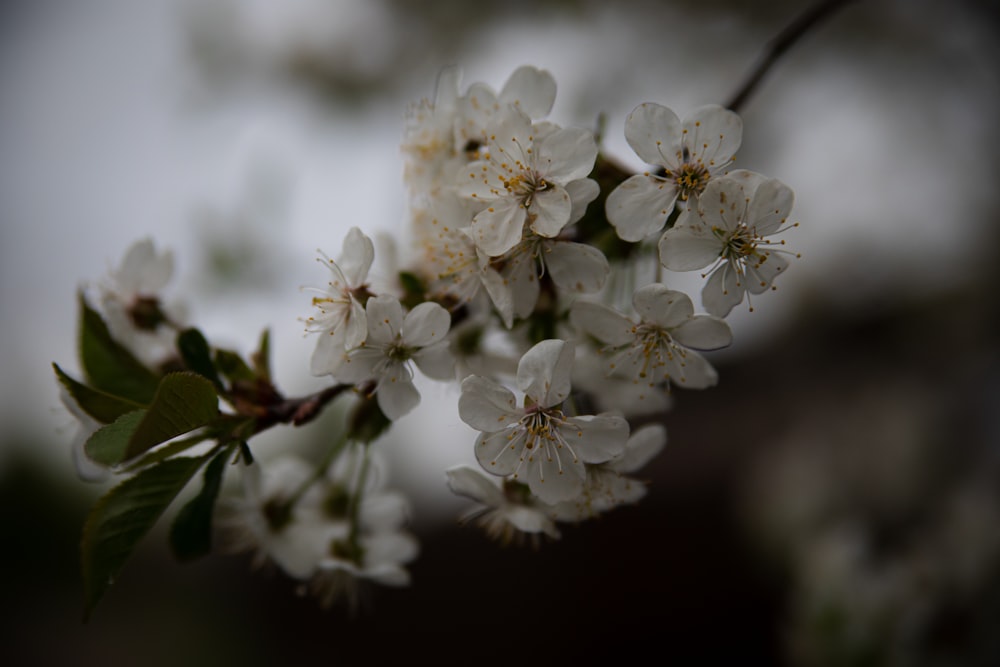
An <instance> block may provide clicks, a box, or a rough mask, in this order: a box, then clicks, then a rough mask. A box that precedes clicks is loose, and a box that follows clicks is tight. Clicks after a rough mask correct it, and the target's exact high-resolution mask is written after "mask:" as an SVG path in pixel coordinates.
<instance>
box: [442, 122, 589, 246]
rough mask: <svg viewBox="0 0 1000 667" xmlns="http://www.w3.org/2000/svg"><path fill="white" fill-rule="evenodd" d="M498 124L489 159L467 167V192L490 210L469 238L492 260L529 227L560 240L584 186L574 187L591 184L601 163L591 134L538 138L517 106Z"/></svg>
mask: <svg viewBox="0 0 1000 667" xmlns="http://www.w3.org/2000/svg"><path fill="white" fill-rule="evenodd" d="M495 120H496V124H495V125H494V126H493V127H492V129H491V135H490V142H489V144H488V145H487V152H486V157H485V158H484V159H483V160H480V161H477V162H473V163H471V164H469V165H467V167H466V171H467V178H465V179H464V180H465V184H464V185H463V186H462V189H461V192H462V194H463V195H464V196H467V197H470V198H473V199H475V200H476V201H478V202H480V204H482V205H484V206H485V208H484V209H483V210H481V211H480V212H479V213H477V214H476V215H475V217H474V218H473V219H472V225H471V226H470V232H469V233H470V235H471V236H472V239H473V241H475V243H476V246H477V247H478V248H480V249H481V250H482V251H483V252H485V253H486V254H487V255H489V256H490V257H497V256H499V255H502V254H503V253H505V252H507V251H508V250H510V249H511V248H513V247H514V246H515V245H517V243H518V242H519V241H520V240H521V237H522V234H523V231H524V227H525V224H527V225H528V227H529V228H530V229H531V230H532V231H534V232H535V233H536V234H538V235H540V236H546V237H549V238H551V237H554V236H556V235H557V234H559V232H560V231H562V229H563V227H565V226H566V225H567V224H568V223H569V221H570V218H571V216H572V214H573V209H574V206H573V197H572V196H571V192H573V191H576V190H577V188H578V186H577V185H573V186H570V184H571V183H573V182H574V181H578V180H583V179H586V176H587V174H589V173H590V171H591V169H593V167H594V161H595V159H596V158H597V144H596V143H595V142H594V136H593V134H592V133H591V132H589V131H587V130H584V129H580V128H566V129H552V128H548V129H546V130H545V132H544V134H542V135H540V136H536V134H535V133H536V130H535V129H534V128H533V127H532V124H531V118H529V117H528V115H527V114H525V113H523V112H522V111H520V110H519V109H517V108H516V107H513V106H508V107H507V108H505V109H501V110H500V112H499V113H498V114H497V116H496V119H495ZM580 192H581V193H586V194H589V193H594V188H593V186H584V187H583V188H580ZM594 194H596V193H594ZM590 199H591V200H592V199H593V197H590Z"/></svg>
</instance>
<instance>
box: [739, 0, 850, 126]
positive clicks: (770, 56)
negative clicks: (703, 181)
mask: <svg viewBox="0 0 1000 667" xmlns="http://www.w3.org/2000/svg"><path fill="white" fill-rule="evenodd" d="M854 1H855V0H820V1H819V2H817V3H816V4H814V5H813V6H812V7H810V8H809V9H807V10H806V11H805V12H803V13H802V14H801V15H800V16H798V17H796V18H795V20H794V21H792V22H791V23H789V24H788V26H786V27H785V29H784V30H782V31H781V32H780V33H778V35H777V36H776V37H775V38H774V39H772V40H771V41H769V42H768V43H767V44H766V45H765V47H764V53H762V54H761V56H760V58H758V60H757V64H756V66H754V69H753V71H751V72H750V76H748V77H747V79H746V81H744V82H743V85H742V86H740V89H739V91H737V93H736V94H735V95H733V97H732V99H731V100H730V101H729V103H728V104H727V105H726V107H727V108H729V109H732V110H733V111H739V110H740V108H741V107H742V106H743V105H744V104H745V103H746V101H747V99H749V98H750V95H751V94H752V93H753V92H754V90H755V89H756V88H757V85H758V84H759V83H760V82H761V80H762V79H763V78H764V75H765V74H767V73H768V71H769V70H770V69H771V67H773V66H774V64H775V63H776V62H778V59H779V58H781V56H783V55H784V54H785V52H786V51H787V50H788V49H789V48H791V46H792V45H793V44H795V42H797V41H798V40H799V39H800V38H801V37H802V36H803V35H805V34H806V33H807V32H809V31H810V30H811V29H812V28H814V27H815V26H816V25H817V24H818V23H820V21H822V20H823V19H825V18H827V17H828V16H830V15H832V14H833V13H834V12H836V11H837V10H838V9H840V8H841V7H843V6H844V5H846V4H848V3H850V2H854Z"/></svg>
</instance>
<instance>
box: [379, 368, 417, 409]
mask: <svg viewBox="0 0 1000 667" xmlns="http://www.w3.org/2000/svg"><path fill="white" fill-rule="evenodd" d="M395 366H397V367H398V369H394V370H395V372H392V371H389V372H387V374H386V375H383V376H382V378H381V381H380V382H379V384H378V390H377V391H376V393H375V397H376V399H377V400H378V407H379V408H380V409H381V410H382V413H383V414H384V415H385V416H386V417H388V418H389V419H390V420H392V421H396V420H397V419H399V418H400V417H402V416H403V415H406V414H408V413H409V412H411V411H412V410H413V408H415V407H417V405H419V404H420V392H419V391H417V388H416V387H414V386H413V380H412V378H411V377H410V373H409V372H408V371H407V370H406V367H405V366H404V365H403V364H395Z"/></svg>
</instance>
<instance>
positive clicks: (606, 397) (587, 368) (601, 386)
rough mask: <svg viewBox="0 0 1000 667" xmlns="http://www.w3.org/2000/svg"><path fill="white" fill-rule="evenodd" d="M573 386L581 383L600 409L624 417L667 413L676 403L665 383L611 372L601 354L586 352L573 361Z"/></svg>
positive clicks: (595, 405) (581, 386)
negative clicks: (649, 383) (609, 373)
mask: <svg viewBox="0 0 1000 667" xmlns="http://www.w3.org/2000/svg"><path fill="white" fill-rule="evenodd" d="M573 386H574V387H578V388H579V389H581V390H582V391H584V392H586V394H587V395H588V396H589V397H590V399H591V400H592V401H593V404H594V407H595V408H596V409H597V410H600V411H601V412H616V413H619V414H621V415H622V416H623V417H626V418H629V417H645V416H649V415H655V414H664V413H666V412H667V411H669V410H670V408H671V407H672V406H673V398H672V396H671V395H670V394H669V393H668V392H667V391H665V390H664V389H663V388H662V387H650V386H649V385H648V384H645V383H642V382H634V381H632V380H630V379H628V378H624V377H620V376H617V375H612V376H610V377H609V376H608V369H607V364H606V363H605V362H604V359H603V358H601V356H600V355H596V354H584V355H581V356H580V357H578V358H577V360H576V363H575V364H574V365H573Z"/></svg>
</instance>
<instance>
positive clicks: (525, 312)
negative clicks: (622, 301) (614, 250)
mask: <svg viewBox="0 0 1000 667" xmlns="http://www.w3.org/2000/svg"><path fill="white" fill-rule="evenodd" d="M493 263H494V264H495V265H496V266H499V267H501V268H500V272H499V275H500V276H501V279H502V283H501V284H502V286H503V289H505V290H506V291H507V293H508V294H509V296H508V297H507V298H508V299H509V301H510V303H511V308H510V310H509V313H507V312H504V311H500V312H501V316H502V319H503V322H504V325H505V326H506V327H507V328H508V329H509V328H510V327H511V325H512V324H513V318H514V317H519V318H522V319H523V318H526V317H528V316H530V315H531V313H532V311H534V309H535V305H536V304H537V303H538V295H539V288H540V285H539V278H540V277H541V276H542V275H544V274H545V273H546V272H548V274H549V276H550V277H551V278H552V282H553V283H555V285H556V287H558V288H560V289H562V290H565V291H567V292H578V293H584V294H591V293H594V292H597V291H598V290H600V289H601V288H602V287H603V286H604V281H605V280H606V279H607V277H608V274H609V273H610V271H611V268H610V266H609V265H608V260H607V259H606V258H605V257H604V254H603V253H601V251H600V250H598V249H597V248H595V247H593V246H590V245H587V244H585V243H575V242H573V241H565V240H562V239H548V238H545V237H544V236H539V235H537V234H534V233H531V232H529V233H527V234H525V235H524V238H523V239H522V240H521V241H520V242H519V243H518V244H517V245H515V246H514V247H513V248H511V249H510V250H509V251H508V252H506V253H505V254H504V255H502V256H501V257H499V258H496V259H495V260H494V262H493ZM496 301H497V300H496V299H494V302H496ZM508 314H509V316H510V317H508Z"/></svg>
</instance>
